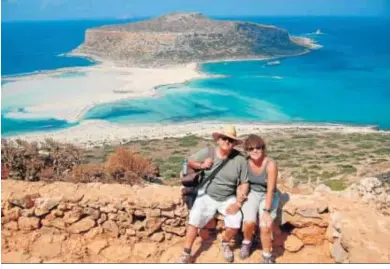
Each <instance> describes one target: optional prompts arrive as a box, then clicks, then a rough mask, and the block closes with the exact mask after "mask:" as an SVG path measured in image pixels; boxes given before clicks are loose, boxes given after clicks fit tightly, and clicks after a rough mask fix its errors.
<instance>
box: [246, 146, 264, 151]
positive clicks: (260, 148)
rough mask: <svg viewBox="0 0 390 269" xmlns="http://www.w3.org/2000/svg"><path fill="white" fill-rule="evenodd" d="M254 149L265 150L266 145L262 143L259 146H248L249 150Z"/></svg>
mask: <svg viewBox="0 0 390 269" xmlns="http://www.w3.org/2000/svg"><path fill="white" fill-rule="evenodd" d="M254 149H257V150H264V149H265V145H261V146H257V147H251V148H248V149H247V150H248V151H253V150H254Z"/></svg>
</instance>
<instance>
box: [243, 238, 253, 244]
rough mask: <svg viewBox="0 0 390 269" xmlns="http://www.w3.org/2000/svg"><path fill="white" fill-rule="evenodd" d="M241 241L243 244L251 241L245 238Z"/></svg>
mask: <svg viewBox="0 0 390 269" xmlns="http://www.w3.org/2000/svg"><path fill="white" fill-rule="evenodd" d="M242 243H243V244H245V245H249V244H250V243H251V240H246V239H244V240H243V241H242Z"/></svg>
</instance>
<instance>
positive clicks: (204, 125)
mask: <svg viewBox="0 0 390 269" xmlns="http://www.w3.org/2000/svg"><path fill="white" fill-rule="evenodd" d="M227 124H230V123H223V122H195V123H185V124H169V125H166V124H150V125H131V126H125V125H117V124H112V123H109V122H106V121H100V120H94V121H92V120H91V121H84V122H83V123H82V124H80V125H78V126H75V127H72V128H69V129H65V130H60V131H53V132H48V133H31V134H26V135H21V136H14V137H12V138H21V139H25V140H28V141H43V140H44V139H46V138H53V139H55V140H58V141H62V142H70V143H74V144H78V145H82V146H87V147H92V146H94V145H99V146H101V145H102V144H104V143H107V144H117V143H125V142H128V141H134V140H147V139H160V138H164V137H183V136H186V135H189V134H194V135H197V136H201V137H208V138H210V137H211V134H212V133H213V132H214V131H218V130H220V129H221V128H222V127H223V126H224V125H227ZM235 126H236V128H237V132H238V135H246V134H250V133H267V132H272V133H276V132H282V133H283V132H285V131H291V130H292V131H294V132H297V133H300V134H302V133H307V132H321V133H323V132H337V133H373V132H384V131H377V130H375V129H374V128H373V127H370V126H363V127H357V126H346V125H331V124H328V125H325V124H304V123H299V124H265V123H246V124H235ZM387 133H388V132H387Z"/></svg>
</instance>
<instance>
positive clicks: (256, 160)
mask: <svg viewBox="0 0 390 269" xmlns="http://www.w3.org/2000/svg"><path fill="white" fill-rule="evenodd" d="M244 148H245V150H246V152H247V153H248V177H249V183H250V192H249V194H248V197H247V200H246V201H245V203H244V205H243V207H242V212H243V215H244V216H243V233H244V240H243V242H242V246H241V250H240V257H241V258H242V259H245V258H247V257H248V256H249V254H250V249H251V246H252V236H253V232H254V230H255V227H256V222H257V215H258V216H259V219H260V221H259V223H260V234H261V244H262V246H263V254H262V256H263V262H264V263H275V261H274V258H273V257H272V254H271V248H272V238H271V237H272V224H273V221H274V220H275V218H276V215H277V208H278V204H279V192H278V191H277V189H276V179H277V176H278V168H277V166H276V163H275V161H274V160H272V159H271V158H269V157H267V154H266V145H265V142H264V140H263V139H262V138H261V137H260V136H257V135H253V134H252V135H250V136H249V137H248V138H247V139H246V140H245V142H244Z"/></svg>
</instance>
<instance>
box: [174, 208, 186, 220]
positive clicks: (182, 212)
mask: <svg viewBox="0 0 390 269" xmlns="http://www.w3.org/2000/svg"><path fill="white" fill-rule="evenodd" d="M174 214H175V216H178V217H180V218H182V219H184V218H186V217H187V216H188V214H189V212H188V209H187V207H179V208H177V209H176V210H175V211H174Z"/></svg>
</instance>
